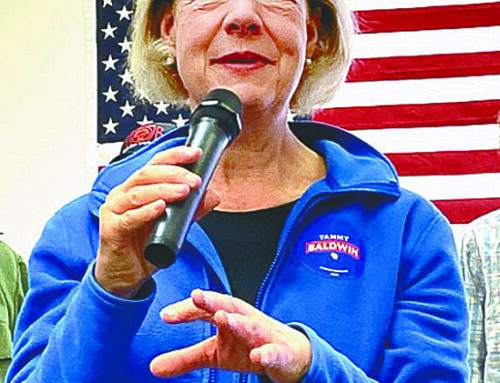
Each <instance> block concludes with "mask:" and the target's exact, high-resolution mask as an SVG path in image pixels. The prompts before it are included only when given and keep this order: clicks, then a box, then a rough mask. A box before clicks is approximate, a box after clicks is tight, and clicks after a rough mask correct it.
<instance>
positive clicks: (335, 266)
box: [302, 234, 364, 279]
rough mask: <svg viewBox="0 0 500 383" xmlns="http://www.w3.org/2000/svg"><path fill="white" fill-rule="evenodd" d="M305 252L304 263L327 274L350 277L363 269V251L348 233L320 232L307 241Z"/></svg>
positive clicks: (355, 275) (316, 270)
mask: <svg viewBox="0 0 500 383" xmlns="http://www.w3.org/2000/svg"><path fill="white" fill-rule="evenodd" d="M304 252H305V254H304V256H303V257H302V261H303V263H304V265H305V266H306V267H308V268H309V269H312V270H313V271H314V272H316V273H320V274H324V275H325V276H330V277H337V278H348V279H350V278H355V277H357V276H359V275H360V274H361V272H362V271H363V264H364V259H363V257H362V251H361V249H360V248H359V246H358V245H357V244H356V243H355V242H354V241H353V240H352V239H351V238H350V236H348V235H342V234H319V235H318V237H317V238H314V239H311V240H309V241H307V242H306V243H305V249H304Z"/></svg>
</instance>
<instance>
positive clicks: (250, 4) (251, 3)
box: [224, 0, 262, 36]
mask: <svg viewBox="0 0 500 383" xmlns="http://www.w3.org/2000/svg"><path fill="white" fill-rule="evenodd" d="M255 3H256V2H255V0H231V1H230V4H231V8H230V11H229V13H228V14H227V16H226V19H225V20H224V30H225V31H226V33H228V34H236V35H241V36H243V35H257V34H259V33H261V31H262V21H261V20H260V17H259V15H258V13H257V9H256V4H255Z"/></svg>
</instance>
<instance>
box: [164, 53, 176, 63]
mask: <svg viewBox="0 0 500 383" xmlns="http://www.w3.org/2000/svg"><path fill="white" fill-rule="evenodd" d="M165 64H166V65H167V66H173V65H175V57H174V56H173V55H171V54H168V55H167V58H166V59H165Z"/></svg>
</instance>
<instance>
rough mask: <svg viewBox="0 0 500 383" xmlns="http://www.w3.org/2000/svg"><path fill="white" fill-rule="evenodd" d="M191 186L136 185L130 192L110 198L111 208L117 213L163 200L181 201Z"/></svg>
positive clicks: (170, 201) (169, 201) (168, 201)
mask: <svg viewBox="0 0 500 383" xmlns="http://www.w3.org/2000/svg"><path fill="white" fill-rule="evenodd" d="M190 190H191V189H190V188H189V186H188V185H185V184H155V185H146V186H136V187H135V188H133V189H132V190H130V191H129V192H128V193H120V195H119V196H117V197H116V198H114V199H112V200H109V201H108V202H109V204H110V210H111V211H112V212H113V213H114V214H117V215H120V214H123V213H125V212H128V211H130V210H133V209H138V208H141V207H143V206H145V205H148V204H150V203H153V202H155V201H158V200H162V201H164V202H165V203H172V202H176V201H180V200H182V199H184V198H186V197H187V195H188V194H189V192H190Z"/></svg>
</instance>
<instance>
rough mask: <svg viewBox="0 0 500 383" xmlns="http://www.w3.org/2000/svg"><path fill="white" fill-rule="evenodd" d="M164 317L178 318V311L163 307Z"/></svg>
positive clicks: (162, 315) (162, 313)
mask: <svg viewBox="0 0 500 383" xmlns="http://www.w3.org/2000/svg"><path fill="white" fill-rule="evenodd" d="M160 316H161V317H162V319H170V320H175V319H176V318H177V311H175V310H172V309H163V310H162V311H161V313H160Z"/></svg>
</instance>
